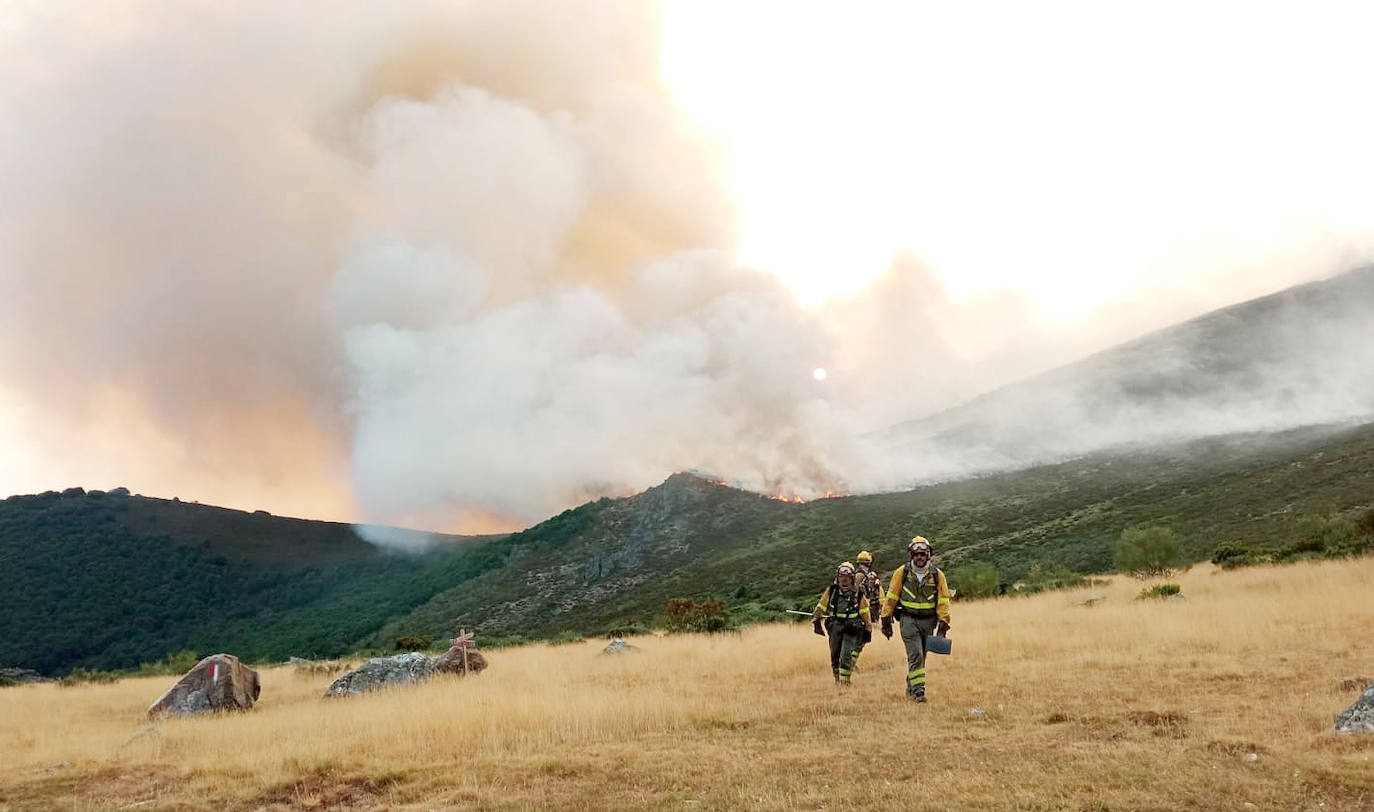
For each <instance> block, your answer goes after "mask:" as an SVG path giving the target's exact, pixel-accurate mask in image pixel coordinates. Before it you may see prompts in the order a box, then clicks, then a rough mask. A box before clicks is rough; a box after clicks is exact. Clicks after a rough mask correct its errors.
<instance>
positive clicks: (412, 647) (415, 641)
mask: <svg viewBox="0 0 1374 812" xmlns="http://www.w3.org/2000/svg"><path fill="white" fill-rule="evenodd" d="M433 644H434V638H432V637H430V636H429V635H424V634H413V635H406V636H405V637H398V638H396V650H397V651H425V650H426V649H428V648H429V647H430V646H431V645H433Z"/></svg>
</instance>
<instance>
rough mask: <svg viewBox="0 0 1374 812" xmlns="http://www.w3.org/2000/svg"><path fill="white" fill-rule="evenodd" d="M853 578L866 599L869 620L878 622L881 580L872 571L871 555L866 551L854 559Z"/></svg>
mask: <svg viewBox="0 0 1374 812" xmlns="http://www.w3.org/2000/svg"><path fill="white" fill-rule="evenodd" d="M854 565H855V566H854V570H855V571H854V578H855V579H856V580H858V582H859V589H861V590H863V593H864V597H865V598H868V609H869V612H870V614H871V618H870V619H871V620H872V621H873V622H874V623H877V622H878V613H879V612H881V611H882V609H883V579H882V577H881V576H879V575H878V571H877V570H875V569H873V553H870V552H869V551H868V550H861V551H860V552H859V554H858V556H856V557H855V558H854Z"/></svg>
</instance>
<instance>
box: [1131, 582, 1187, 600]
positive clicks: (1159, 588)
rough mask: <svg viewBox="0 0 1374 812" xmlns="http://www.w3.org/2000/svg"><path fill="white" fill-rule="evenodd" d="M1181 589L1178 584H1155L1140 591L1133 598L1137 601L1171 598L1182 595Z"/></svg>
mask: <svg viewBox="0 0 1374 812" xmlns="http://www.w3.org/2000/svg"><path fill="white" fill-rule="evenodd" d="M1182 594H1183V587H1181V586H1179V585H1178V584H1155V585H1154V586H1151V587H1146V588H1145V589H1142V590H1140V594H1139V595H1136V596H1135V599H1136V600H1138V601H1143V600H1149V599H1151V598H1155V599H1158V598H1172V597H1173V596H1175V595H1182Z"/></svg>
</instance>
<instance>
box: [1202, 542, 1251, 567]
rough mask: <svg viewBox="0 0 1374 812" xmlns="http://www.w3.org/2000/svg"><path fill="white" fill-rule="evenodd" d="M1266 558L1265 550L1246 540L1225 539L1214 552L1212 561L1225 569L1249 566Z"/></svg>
mask: <svg viewBox="0 0 1374 812" xmlns="http://www.w3.org/2000/svg"><path fill="white" fill-rule="evenodd" d="M1262 560H1264V552H1263V551H1262V550H1259V549H1256V548H1255V547H1254V546H1252V545H1250V544H1247V543H1246V542H1244V541H1240V540H1232V541H1223V542H1221V543H1220V544H1218V545H1217V548H1216V551H1215V552H1213V553H1212V563H1213V564H1216V565H1217V566H1218V567H1221V568H1222V569H1224V570H1229V569H1233V568H1235V567H1248V566H1251V565H1253V564H1258V563H1260V562H1261V561H1262Z"/></svg>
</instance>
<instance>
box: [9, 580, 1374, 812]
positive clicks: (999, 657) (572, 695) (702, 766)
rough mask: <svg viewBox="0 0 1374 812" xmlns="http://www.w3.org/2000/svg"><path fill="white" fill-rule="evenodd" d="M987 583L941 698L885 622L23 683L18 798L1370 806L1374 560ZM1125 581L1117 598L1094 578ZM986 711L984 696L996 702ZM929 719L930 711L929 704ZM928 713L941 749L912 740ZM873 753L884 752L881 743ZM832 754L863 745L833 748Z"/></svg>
mask: <svg viewBox="0 0 1374 812" xmlns="http://www.w3.org/2000/svg"><path fill="white" fill-rule="evenodd" d="M1178 581H1179V583H1180V584H1181V585H1182V587H1183V589H1184V591H1185V593H1186V594H1187V595H1188V600H1187V601H1166V602H1162V603H1160V602H1152V601H1151V602H1142V601H1136V600H1134V597H1135V595H1136V593H1137V591H1138V590H1139V589H1140V584H1139V582H1137V581H1134V580H1133V579H1130V578H1126V577H1120V576H1118V577H1116V578H1114V579H1113V582H1112V583H1111V584H1109V585H1106V586H1102V585H1098V586H1094V587H1092V588H1091V590H1080V591H1071V592H1068V593H1064V592H1046V593H1041V594H1038V595H1034V596H1029V597H1022V598H998V599H993V600H983V601H975V602H972V603H967V604H964V603H961V602H959V601H957V600H956V602H955V605H954V607H953V609H954V632H953V638H954V652H953V655H952V656H950V657H941V658H938V659H935V660H934V661H933V662H932V663H931V664H930V696H931V701H930V702H929V703H928V704H926V705H914V704H912V703H910V702H908V701H907V700H906V699H904V698H903V697H902V682H903V679H902V674H903V672H902V667H901V665H900V663H901V661H902V647H901V645H900V643H898V642H897V641H896V640H893V641H886V640H883V639H882V638H881V637H879V638H877V639H875V640H874V642H873V644H871V646H870V647H869V648H868V650H866V651H865V653H864V654H863V655H862V656H861V657H860V659H859V669H858V673H857V674H856V675H855V683H854V685H853V686H852V688H851V689H849V690H848V691H845V692H841V691H840V690H839V689H837V688H836V687H835V686H834V684H833V683H832V681H831V676H830V673H829V666H828V662H827V657H826V650H825V643H824V641H822V640H820V639H819V638H816V637H815V636H814V635H812V634H811V630H810V629H809V628H807V627H797V626H792V625H784V624H769V625H765V626H759V627H755V628H752V629H749V630H746V631H744V632H742V633H725V634H714V635H697V634H682V635H670V636H668V637H664V638H658V637H649V636H644V637H641V638H639V639H638V640H636V645H637V646H638V647H639V648H640V652H639V653H638V654H631V655H620V656H600V655H599V654H598V650H599V649H600V647H601V646H602V644H603V643H604V641H588V642H585V643H580V644H579V643H572V644H568V645H562V646H557V647H551V646H548V645H545V644H535V645H526V646H521V647H517V648H507V649H501V650H499V651H496V652H493V653H491V654H489V659H490V661H491V668H490V670H489V671H488V672H487V673H485V674H483V675H482V676H480V677H476V678H472V679H467V680H446V681H440V682H433V683H428V684H424V685H419V686H413V687H410V688H405V689H399V690H395V691H392V692H387V693H382V694H377V695H371V696H365V697H359V698H356V699H348V700H324V699H322V698H321V694H322V692H323V690H324V687H325V685H327V684H328V682H329V680H330V679H331V677H330V676H328V675H323V674H320V675H312V674H310V673H308V672H303V671H300V670H298V669H294V668H290V667H268V668H266V669H265V670H264V671H263V673H262V681H263V694H262V700H261V702H260V703H259V705H258V706H257V707H256V708H254V709H253V710H252V711H250V712H248V713H244V714H236V715H227V716H219V717H211V718H197V719H181V720H171V721H166V722H160V723H157V724H150V723H148V722H147V720H146V719H145V717H144V715H143V712H144V709H145V708H146V707H147V705H148V703H149V702H151V701H152V700H153V699H154V698H156V697H157V696H158V695H159V694H160V693H161V692H162V691H163V690H164V689H165V688H166V687H167V686H168V684H169V682H170V678H169V677H134V678H126V679H122V680H120V681H118V682H116V683H113V684H88V685H80V686H73V687H62V686H58V685H52V684H46V685H30V686H22V687H15V688H7V689H5V690H3V691H0V808H14V809H30V808H34V809H37V808H83V809H84V808H115V807H125V808H137V809H140V810H160V809H227V810H237V809H242V810H247V809H259V808H267V809H285V808H339V807H349V806H353V807H361V808H370V807H386V808H389V809H398V810H406V809H429V808H446V807H465V808H476V809H498V808H499V809H506V808H534V807H538V808H549V809H606V808H640V809H661V808H681V807H684V806H685V807H688V808H699V809H739V808H755V809H820V808H827V807H836V806H848V805H850V804H852V803H854V798H856V797H862V798H863V799H864V800H863V803H862V804H860V805H861V806H863V807H865V808H875V809H878V808H902V809H930V810H935V809H947V808H955V809H1037V810H1060V809H1063V810H1085V809H1094V810H1100V809H1242V808H1248V807H1246V806H1245V804H1254V805H1255V806H1257V807H1258V808H1260V809H1276V808H1282V809H1292V808H1299V809H1315V808H1319V807H1320V808H1325V809H1367V808H1370V807H1371V805H1374V770H1371V769H1370V765H1371V762H1372V760H1374V738H1371V737H1368V736H1364V737H1357V736H1348V735H1346V736H1342V735H1337V734H1334V733H1332V732H1331V727H1332V717H1333V716H1334V715H1335V714H1336V713H1338V712H1340V710H1342V709H1343V708H1344V707H1345V706H1346V705H1348V704H1349V703H1350V702H1352V701H1353V700H1354V698H1355V697H1356V696H1358V694H1359V691H1360V690H1362V687H1363V683H1362V682H1359V681H1355V682H1350V681H1347V678H1349V677H1351V676H1352V675H1359V674H1365V675H1368V674H1374V651H1370V649H1369V648H1368V646H1366V645H1364V643H1365V641H1366V639H1367V635H1368V630H1369V629H1370V628H1374V602H1371V601H1369V600H1368V594H1369V593H1368V590H1369V584H1370V583H1371V582H1374V559H1368V558H1363V559H1353V560H1341V561H1308V562H1302V563H1298V564H1294V565H1289V566H1282V567H1274V566H1264V567H1253V568H1247V569H1242V570H1237V571H1231V572H1220V571H1218V570H1217V569H1216V568H1215V567H1212V566H1210V565H1202V566H1198V567H1194V568H1192V569H1191V570H1189V571H1188V572H1186V573H1184V574H1182V575H1181V576H1179V578H1178ZM1090 594H1093V595H1096V594H1100V595H1104V596H1105V598H1106V599H1105V600H1103V601H1098V602H1096V603H1094V604H1092V605H1091V606H1086V607H1085V606H1081V605H1077V604H1079V603H1081V599H1082V598H1083V597H1085V596H1087V595H1090ZM973 711H979V712H980V713H974V712H973ZM913 720H920V723H921V724H920V726H919V727H916V726H915V725H914V724H913V723H912V722H913ZM913 730H919V732H920V733H919V735H920V737H921V738H922V739H923V740H924V741H926V742H930V741H934V742H938V743H939V745H938V746H916V745H912V744H910V743H908V744H893V746H892V747H891V749H890V750H884V751H882V752H880V753H877V754H876V755H878V756H880V757H879V758H873V757H871V756H873V755H875V754H874V753H873V751H872V747H873V743H874V742H875V741H890V742H903V741H906V739H904V738H903V737H904V736H907V735H909V734H910V733H911V731H913ZM856 753H865V754H868V755H867V756H865V757H864V758H857V757H856V756H855V754H856ZM831 765H837V766H835V767H834V768H833V769H832V768H831Z"/></svg>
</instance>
